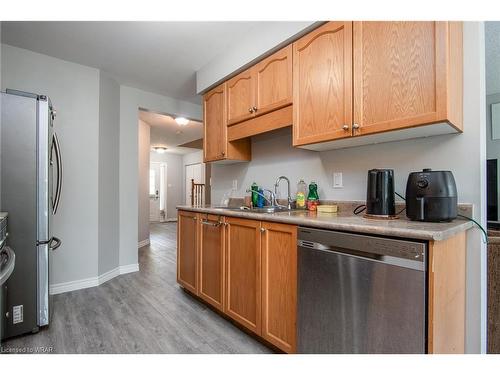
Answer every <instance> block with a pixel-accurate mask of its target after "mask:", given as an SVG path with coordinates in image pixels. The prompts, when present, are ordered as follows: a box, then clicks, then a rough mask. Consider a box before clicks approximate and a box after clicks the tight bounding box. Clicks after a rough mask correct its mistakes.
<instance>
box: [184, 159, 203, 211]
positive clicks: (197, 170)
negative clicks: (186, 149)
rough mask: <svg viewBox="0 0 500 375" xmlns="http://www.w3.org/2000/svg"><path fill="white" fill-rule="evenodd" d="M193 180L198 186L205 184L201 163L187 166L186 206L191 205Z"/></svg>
mask: <svg viewBox="0 0 500 375" xmlns="http://www.w3.org/2000/svg"><path fill="white" fill-rule="evenodd" d="M191 179H194V182H195V183H196V184H202V183H203V174H202V167H201V163H197V164H190V165H186V204H191ZM203 198H204V197H203Z"/></svg>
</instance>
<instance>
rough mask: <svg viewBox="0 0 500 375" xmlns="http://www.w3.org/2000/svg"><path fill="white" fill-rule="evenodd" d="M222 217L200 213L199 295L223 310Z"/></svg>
mask: <svg viewBox="0 0 500 375" xmlns="http://www.w3.org/2000/svg"><path fill="white" fill-rule="evenodd" d="M224 237H225V236H224V218H223V217H221V216H217V215H207V214H201V215H200V240H199V243H200V246H199V288H198V293H199V297H200V298H202V299H203V300H205V301H206V302H208V303H209V304H211V305H212V306H214V307H215V308H217V309H218V310H221V311H222V310H223V301H224V272H223V270H224Z"/></svg>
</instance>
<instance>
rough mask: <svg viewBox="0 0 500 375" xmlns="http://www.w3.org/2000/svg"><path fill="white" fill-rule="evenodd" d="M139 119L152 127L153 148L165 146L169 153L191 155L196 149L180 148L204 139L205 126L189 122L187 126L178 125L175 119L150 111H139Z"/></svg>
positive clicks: (196, 122)
mask: <svg viewBox="0 0 500 375" xmlns="http://www.w3.org/2000/svg"><path fill="white" fill-rule="evenodd" d="M139 118H140V119H141V120H142V121H144V122H145V123H147V124H149V126H151V132H150V134H151V140H150V143H151V147H153V146H165V147H167V152H171V153H174V154H181V155H183V154H189V153H191V152H194V151H199V150H198V149H196V148H188V147H178V146H179V145H183V144H185V143H188V142H192V141H195V140H197V139H200V138H202V137H203V124H202V123H201V122H198V121H189V123H188V124H187V125H185V126H180V125H179V124H177V123H176V122H175V120H174V118H173V117H171V116H168V115H164V114H159V113H155V112H149V111H139Z"/></svg>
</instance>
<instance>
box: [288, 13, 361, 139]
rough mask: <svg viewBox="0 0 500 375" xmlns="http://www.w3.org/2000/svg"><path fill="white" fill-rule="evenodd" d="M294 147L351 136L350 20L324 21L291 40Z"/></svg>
mask: <svg viewBox="0 0 500 375" xmlns="http://www.w3.org/2000/svg"><path fill="white" fill-rule="evenodd" d="M293 112H294V113H293V114H294V124H293V125H294V126H293V133H294V134H293V144H294V146H297V145H303V144H309V143H316V142H322V141H327V140H332V139H337V138H344V137H348V136H351V134H352V132H351V124H352V22H340V21H335V22H328V23H326V24H325V25H323V26H321V27H319V28H318V29H316V30H314V31H312V32H311V33H309V34H307V35H305V36H304V37H302V38H301V39H299V40H298V41H296V42H295V43H293Z"/></svg>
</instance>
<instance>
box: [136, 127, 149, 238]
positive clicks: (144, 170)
mask: <svg viewBox="0 0 500 375" xmlns="http://www.w3.org/2000/svg"><path fill="white" fill-rule="evenodd" d="M138 121H139V125H138V126H139V133H138V154H139V155H138V158H139V160H138V173H139V181H138V186H139V191H138V202H139V211H138V215H139V216H138V226H137V227H138V236H139V237H138V238H139V239H138V241H139V243H144V241H148V240H149V154H150V149H151V148H150V131H151V128H150V126H149V125H148V124H146V123H145V122H144V121H142V120H138Z"/></svg>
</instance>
